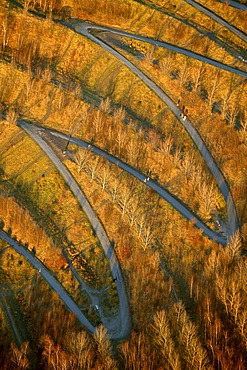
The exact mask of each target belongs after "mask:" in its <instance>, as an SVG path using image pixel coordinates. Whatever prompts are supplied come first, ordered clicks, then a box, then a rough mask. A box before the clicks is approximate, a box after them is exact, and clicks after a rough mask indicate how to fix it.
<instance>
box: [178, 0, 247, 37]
mask: <svg viewBox="0 0 247 370" xmlns="http://www.w3.org/2000/svg"><path fill="white" fill-rule="evenodd" d="M184 1H185V2H186V3H188V4H190V5H192V6H193V7H194V8H196V9H198V10H200V11H201V12H202V13H204V14H206V15H207V16H208V17H210V18H212V19H213V20H215V21H216V22H218V23H219V24H221V25H222V26H224V27H226V28H228V29H229V30H230V31H232V32H233V33H235V35H237V36H238V37H240V38H241V39H242V40H243V41H245V42H247V35H246V34H245V33H244V32H242V31H240V30H239V29H238V28H236V27H234V26H232V25H231V24H229V23H228V22H227V21H226V20H225V19H223V18H221V17H220V16H218V15H217V14H215V13H214V12H213V11H212V10H209V9H208V8H206V7H205V6H203V5H201V4H199V3H197V2H196V1H194V0H184ZM246 9H247V7H246V8H245V9H243V10H246Z"/></svg>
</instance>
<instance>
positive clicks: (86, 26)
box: [59, 20, 247, 78]
mask: <svg viewBox="0 0 247 370" xmlns="http://www.w3.org/2000/svg"><path fill="white" fill-rule="evenodd" d="M59 23H61V24H63V25H65V26H67V27H69V28H71V29H73V30H74V31H76V32H77V33H80V34H82V35H84V36H86V37H88V38H89V39H91V40H92V41H94V42H96V43H97V44H99V45H100V46H102V47H104V48H105V49H106V50H108V51H109V52H110V53H111V54H113V55H115V56H116V57H117V58H118V59H120V58H119V57H118V56H117V55H119V56H120V55H121V54H120V53H118V52H117V51H116V50H115V49H113V48H112V47H111V46H109V45H108V44H107V43H106V42H104V41H103V40H100V38H98V37H97V36H96V35H93V34H92V33H91V31H94V30H95V31H98V32H99V31H102V32H108V33H112V34H116V35H119V36H123V37H129V38H133V39H136V40H139V41H143V42H147V43H150V44H153V45H156V46H159V47H161V48H165V49H168V50H171V51H173V52H175V53H179V54H183V55H186V56H188V57H190V58H193V59H196V60H199V61H201V62H204V63H207V64H210V65H212V66H215V67H218V68H221V69H224V70H226V71H228V72H231V73H235V74H238V75H239V76H242V77H245V78H247V72H245V71H243V70H241V69H238V68H234V67H231V66H229V65H227V64H224V63H221V62H218V61H217V60H214V59H211V58H208V57H205V56H203V55H201V54H198V53H195V52H194V51H190V50H187V49H184V48H181V47H179V46H176V45H173V44H170V43H168V42H164V41H158V40H154V39H151V38H149V37H145V36H140V35H135V34H133V33H129V32H125V31H121V30H117V29H114V28H110V27H105V26H99V25H97V24H92V23H87V22H82V21H79V20H78V23H77V24H72V23H68V22H59ZM103 45H105V46H103ZM106 46H107V47H108V48H109V49H108V48H107V47H106ZM110 50H111V51H110ZM125 59H126V58H125ZM126 60H127V59H126ZM122 61H123V59H122ZM125 64H126V63H125Z"/></svg>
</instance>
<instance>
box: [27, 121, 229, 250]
mask: <svg viewBox="0 0 247 370" xmlns="http://www.w3.org/2000/svg"><path fill="white" fill-rule="evenodd" d="M32 127H36V129H37V130H44V128H42V127H38V126H34V125H32ZM46 130H47V131H49V133H50V134H52V135H53V136H55V137H59V138H61V139H64V140H66V141H68V140H69V141H70V142H71V143H74V144H76V145H78V146H80V147H83V148H85V149H87V150H91V151H92V152H93V153H95V154H97V155H100V156H101V157H104V158H105V159H107V160H108V161H109V162H111V163H113V164H115V165H117V166H118V167H119V168H121V169H122V170H124V171H126V172H128V173H129V174H131V175H132V176H134V177H135V178H136V179H138V180H140V181H141V182H143V181H144V180H145V179H146V177H147V176H146V175H145V174H143V173H141V172H140V171H138V170H136V169H135V168H133V167H132V166H130V165H128V164H127V163H125V162H123V161H121V160H120V159H119V158H117V157H115V156H113V155H111V154H109V153H108V152H106V151H104V150H102V149H100V148H98V147H97V146H95V145H93V144H91V143H88V142H87V141H84V140H80V139H76V138H74V137H72V136H68V135H66V134H63V133H61V132H58V131H55V130H52V129H47V128H45V131H46ZM89 145H90V147H89ZM89 148H90V149H89ZM145 185H146V186H148V187H150V188H151V189H153V190H154V191H155V192H156V193H157V194H159V195H160V196H161V197H162V198H163V199H165V200H166V201H167V202H168V203H170V204H171V205H172V206H173V207H174V208H175V209H176V210H177V211H178V212H179V213H181V214H182V215H183V216H184V217H185V218H187V219H188V220H189V221H191V222H193V224H194V225H195V226H197V227H198V228H199V229H201V230H202V231H203V232H204V234H205V235H207V236H208V237H209V238H210V239H212V240H215V241H217V242H218V243H220V244H222V245H224V246H225V245H226V242H227V240H226V238H224V237H222V235H220V234H218V233H217V232H216V231H214V230H211V229H210V228H209V227H208V226H207V225H205V224H204V223H203V222H202V221H201V220H200V219H199V218H198V217H197V216H196V215H195V214H194V213H193V212H192V211H190V210H189V209H188V208H187V207H186V206H185V205H184V204H183V203H182V202H180V201H179V200H178V199H177V198H175V197H174V196H173V195H172V194H171V193H170V192H169V191H168V190H166V189H164V188H163V187H162V186H160V185H159V184H158V183H157V182H156V181H154V180H152V179H150V180H149V181H146V182H145Z"/></svg>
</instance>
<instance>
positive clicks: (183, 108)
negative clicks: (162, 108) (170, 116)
mask: <svg viewBox="0 0 247 370" xmlns="http://www.w3.org/2000/svg"><path fill="white" fill-rule="evenodd" d="M176 106H177V107H178V108H180V99H178V102H177V104H176ZM187 114H188V109H187V108H185V106H184V105H182V107H181V113H180V115H179V117H180V118H181V119H182V120H183V121H185V120H186V118H187Z"/></svg>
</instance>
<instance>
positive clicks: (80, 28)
mask: <svg viewBox="0 0 247 370" xmlns="http://www.w3.org/2000/svg"><path fill="white" fill-rule="evenodd" d="M70 27H71V28H72V29H75V31H76V32H78V33H81V34H82V35H84V36H85V37H87V38H89V39H90V40H92V41H94V42H95V43H97V44H98V45H100V46H101V47H102V48H104V49H105V50H107V51H108V52H110V53H111V54H112V55H114V56H115V57H116V58H118V59H119V60H120V61H122V62H123V64H125V65H126V66H127V67H128V68H129V69H131V71H132V72H133V73H135V74H136V75H137V76H138V77H139V78H140V79H141V80H142V81H143V82H144V83H145V84H146V85H147V86H148V87H149V88H150V89H151V90H152V91H154V93H155V94H157V95H158V96H159V97H160V98H161V99H162V100H163V102H164V103H165V104H166V105H167V106H168V107H169V108H170V110H171V111H172V112H173V114H174V115H175V117H176V118H177V119H178V121H179V122H180V123H182V125H183V126H184V128H185V129H186V131H187V132H188V133H189V135H190V137H191V139H192V140H193V141H194V143H195V144H196V146H197V148H198V150H199V151H200V153H201V155H202V156H203V157H204V159H205V161H206V163H207V166H208V168H209V169H210V171H211V172H212V174H213V176H214V178H215V180H216V182H217V184H218V186H219V188H220V190H221V193H222V195H223V196H224V198H225V201H226V207H227V214H228V226H229V227H228V229H229V230H228V237H230V236H231V235H233V234H234V233H235V232H236V231H237V230H238V228H239V225H238V217H237V212H236V208H235V204H234V200H233V198H232V195H231V191H230V189H229V187H228V184H227V182H226V180H225V178H224V176H223V174H222V172H221V170H220V169H219V168H218V166H217V164H216V162H215V160H214V158H213V157H212V155H211V153H210V151H209V150H208V148H207V146H206V144H205V143H204V141H203V139H202V138H201V136H200V135H199V133H198V131H197V130H196V129H195V128H194V126H193V125H192V123H191V122H190V120H189V119H188V118H185V119H183V118H181V111H180V109H179V108H178V107H177V106H176V104H175V103H174V102H173V101H172V99H171V98H170V97H169V96H168V95H167V94H166V93H165V92H164V91H163V90H162V89H161V88H160V87H159V86H157V85H156V84H155V83H154V82H153V81H152V80H151V79H150V78H149V77H148V76H147V75H145V74H144V73H143V72H141V71H140V70H139V69H138V68H137V67H136V66H135V65H134V64H133V63H131V62H130V61H129V60H128V59H127V58H125V57H124V56H123V55H121V54H120V53H119V52H117V51H116V50H115V49H113V48H112V47H111V46H110V45H108V44H107V43H106V42H103V41H102V40H100V39H99V38H97V37H96V36H95V35H92V33H91V31H92V30H94V29H95V30H99V29H102V30H104V29H105V30H106V31H107V32H110V31H109V30H110V29H109V28H108V27H106V28H105V27H102V26H96V27H95V28H94V26H93V25H91V24H88V23H85V22H81V23H78V24H76V25H71V24H70ZM114 33H118V31H116V30H114ZM131 37H132V36H131Z"/></svg>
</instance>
